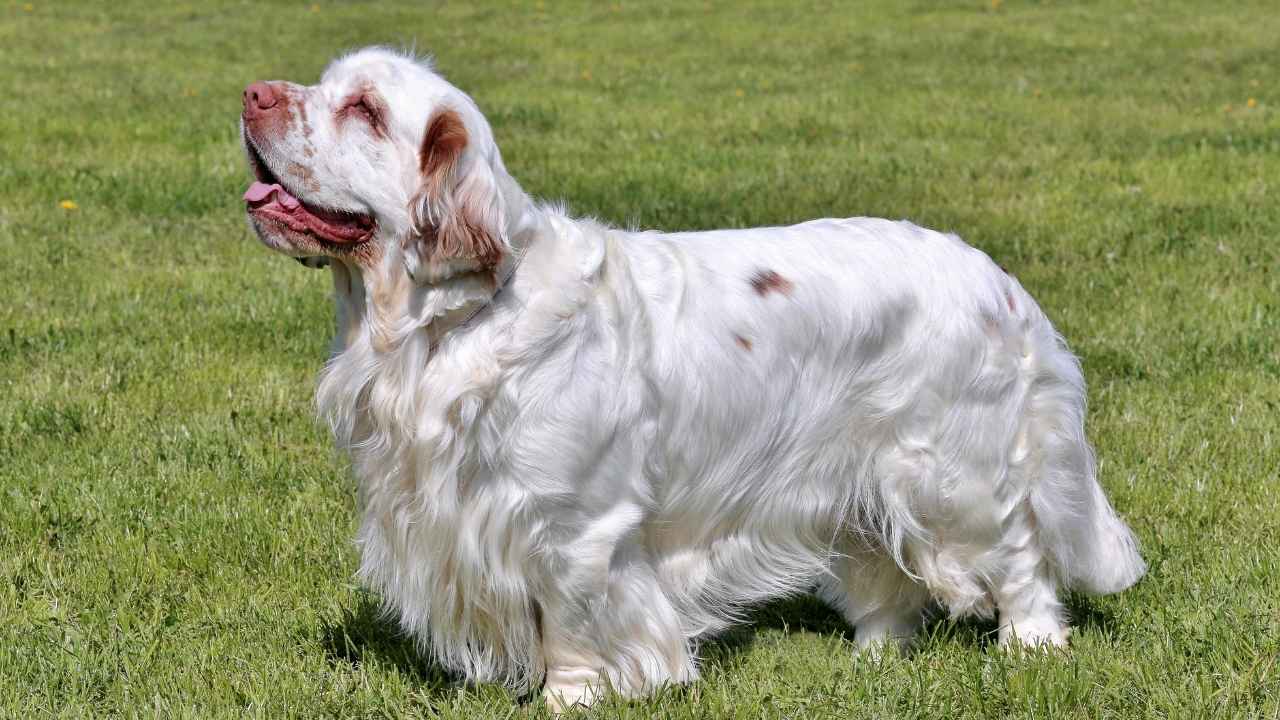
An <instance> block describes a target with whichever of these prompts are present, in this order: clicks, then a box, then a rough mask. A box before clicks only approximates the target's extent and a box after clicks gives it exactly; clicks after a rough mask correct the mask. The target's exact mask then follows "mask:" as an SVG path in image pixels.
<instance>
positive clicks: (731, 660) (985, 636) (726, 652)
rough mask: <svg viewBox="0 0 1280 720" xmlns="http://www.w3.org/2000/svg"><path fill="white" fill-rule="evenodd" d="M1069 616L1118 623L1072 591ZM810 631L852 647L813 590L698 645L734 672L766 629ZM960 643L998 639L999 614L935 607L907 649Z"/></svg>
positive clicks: (984, 645)
mask: <svg viewBox="0 0 1280 720" xmlns="http://www.w3.org/2000/svg"><path fill="white" fill-rule="evenodd" d="M1065 604H1066V607H1067V615H1068V618H1069V621H1070V623H1071V625H1072V627H1073V628H1074V630H1075V631H1077V632H1079V631H1086V630H1087V631H1090V632H1099V631H1100V632H1102V633H1104V634H1110V631H1111V629H1112V627H1113V625H1114V620H1113V619H1112V617H1111V615H1110V614H1109V613H1107V612H1106V611H1105V610H1103V609H1101V608H1099V607H1097V605H1096V603H1093V602H1091V601H1090V600H1089V598H1087V597H1085V596H1083V595H1079V594H1074V593H1073V594H1071V595H1069V596H1067V598H1066V599H1065ZM764 630H782V631H784V632H807V633H814V634H816V635H824V636H833V637H837V638H840V639H842V640H843V641H845V642H847V643H848V645H849V646H850V650H851V651H852V647H853V640H854V635H855V631H854V629H853V628H852V627H851V626H850V625H849V624H848V623H847V622H845V620H844V618H843V617H841V616H840V614H839V613H838V612H836V611H835V610H833V609H832V608H831V607H830V606H828V605H827V604H826V603H824V602H822V601H821V600H819V599H818V598H817V597H815V596H813V595H800V596H795V597H789V598H784V599H781V600H775V601H773V602H770V603H767V604H765V605H762V606H760V607H758V608H756V609H755V610H754V611H752V612H751V613H749V614H748V615H747V617H746V618H745V619H744V621H743V622H742V623H740V624H738V625H735V626H734V627H732V628H730V629H729V630H726V631H725V632H724V633H722V634H720V635H717V636H715V637H713V638H710V639H707V640H704V641H703V642H702V643H701V644H700V646H699V649H698V656H699V661H700V662H699V664H700V666H701V667H702V668H703V669H704V671H705V670H723V671H732V670H733V669H734V668H736V667H738V666H739V665H740V664H741V663H742V659H743V657H744V656H745V655H746V653H747V652H748V651H750V650H751V648H752V647H753V646H754V645H755V643H756V641H757V640H758V639H759V638H760V637H761V631H764ZM946 642H957V643H959V644H961V645H969V646H971V647H974V648H977V649H978V650H980V651H982V652H986V651H988V650H993V649H995V648H996V647H997V644H998V625H997V623H996V621H995V620H994V619H982V618H966V619H960V620H957V619H954V618H950V617H947V615H946V613H944V612H942V611H940V610H936V609H935V610H934V611H932V612H931V613H930V616H929V619H928V620H927V621H926V622H925V625H924V627H923V628H922V629H921V631H920V633H919V635H917V637H916V638H915V640H914V641H913V642H912V643H911V647H910V648H909V649H908V651H907V655H908V657H909V656H910V655H912V654H913V653H915V652H916V651H918V650H920V649H921V648H922V647H925V646H927V645H931V644H935V643H946Z"/></svg>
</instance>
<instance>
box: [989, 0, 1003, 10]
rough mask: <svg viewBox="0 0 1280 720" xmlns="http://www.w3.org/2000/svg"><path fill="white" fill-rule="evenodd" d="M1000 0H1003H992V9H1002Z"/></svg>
mask: <svg viewBox="0 0 1280 720" xmlns="http://www.w3.org/2000/svg"><path fill="white" fill-rule="evenodd" d="M1000 2H1001V0H991V9H992V10H999V9H1000Z"/></svg>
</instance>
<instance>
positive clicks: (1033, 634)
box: [1000, 618, 1071, 648]
mask: <svg viewBox="0 0 1280 720" xmlns="http://www.w3.org/2000/svg"><path fill="white" fill-rule="evenodd" d="M1070 636H1071V628H1069V627H1067V626H1066V625H1064V624H1062V623H1061V622H1060V621H1058V620H1057V619H1053V618H1043V619H1030V620H1025V621H1023V622H1020V623H1004V624H1001V625H1000V646H1001V647H1009V646H1011V645H1015V644H1016V645H1022V646H1024V647H1029V648H1055V647H1057V648H1065V647H1066V646H1067V639H1068V638H1069V637H1070Z"/></svg>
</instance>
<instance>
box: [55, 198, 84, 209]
mask: <svg viewBox="0 0 1280 720" xmlns="http://www.w3.org/2000/svg"><path fill="white" fill-rule="evenodd" d="M58 207H60V208H62V209H63V210H76V209H78V208H79V207H80V206H79V205H77V204H76V203H75V201H74V200H63V201H62V202H60V203H58Z"/></svg>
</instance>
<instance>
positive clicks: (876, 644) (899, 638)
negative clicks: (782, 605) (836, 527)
mask: <svg viewBox="0 0 1280 720" xmlns="http://www.w3.org/2000/svg"><path fill="white" fill-rule="evenodd" d="M831 570H832V573H833V574H834V576H835V577H834V578H828V579H827V581H826V582H824V583H823V584H822V585H821V586H819V592H820V594H821V595H822V596H823V597H824V598H825V599H826V600H828V601H829V602H830V603H831V604H832V605H834V606H835V607H836V608H837V609H839V610H840V611H841V614H843V615H844V618H845V620H847V621H848V622H849V624H850V625H852V626H853V627H854V642H855V643H856V644H857V646H858V649H859V650H861V651H865V652H868V653H871V654H877V653H879V652H881V651H883V650H884V649H886V648H888V647H890V646H894V645H896V646H897V648H898V649H899V650H905V649H906V647H907V644H908V643H909V642H910V640H911V638H912V637H913V636H914V635H915V634H916V631H917V630H919V628H920V626H921V625H922V624H923V623H924V618H925V610H926V609H927V608H928V606H929V602H930V598H929V591H928V589H927V588H926V587H925V586H924V585H923V584H921V583H920V582H918V581H917V580H915V579H913V578H912V577H911V576H909V575H908V574H907V573H905V572H903V570H902V568H900V567H898V564H897V562H895V561H894V559H893V557H891V556H890V555H889V554H888V553H886V552H884V551H883V550H879V549H878V548H873V547H868V546H867V545H866V544H864V543H862V542H860V541H856V542H850V543H848V545H847V546H846V547H844V548H843V549H842V553H841V554H840V555H837V556H836V557H835V559H834V561H833V562H832V567H831Z"/></svg>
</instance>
